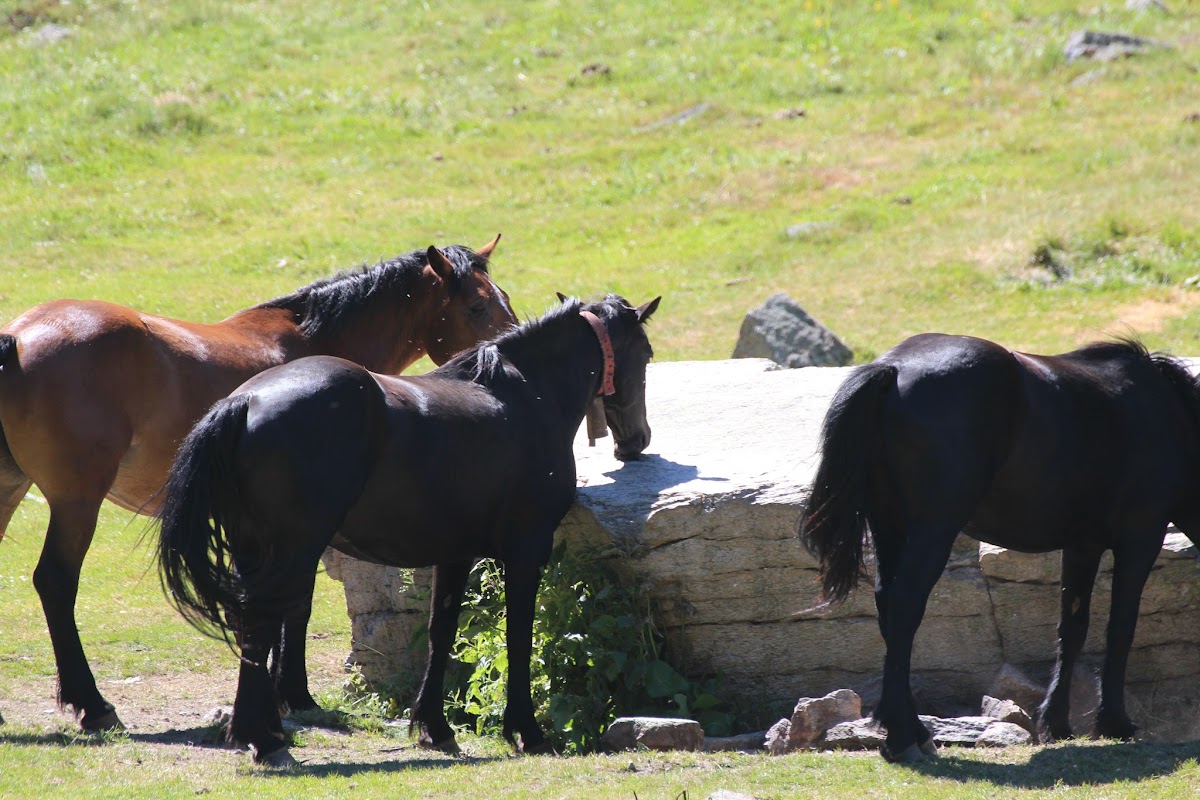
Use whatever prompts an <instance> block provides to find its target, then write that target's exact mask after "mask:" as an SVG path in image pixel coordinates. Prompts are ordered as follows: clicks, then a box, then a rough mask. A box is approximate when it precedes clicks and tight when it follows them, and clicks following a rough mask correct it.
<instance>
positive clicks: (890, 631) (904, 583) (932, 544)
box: [875, 526, 958, 761]
mask: <svg viewBox="0 0 1200 800" xmlns="http://www.w3.org/2000/svg"><path fill="white" fill-rule="evenodd" d="M957 535H958V528H957V527H955V526H947V527H945V528H940V527H939V528H925V527H922V526H911V528H910V533H909V536H908V538H907V540H906V541H905V542H904V544H903V545H901V546H899V547H896V548H888V547H885V548H884V549H883V551H882V553H886V555H883V558H882V559H881V560H880V561H879V566H878V569H879V570H880V573H881V575H884V579H883V583H881V589H880V592H877V597H876V604H877V606H880V607H881V608H883V609H884V619H883V620H882V621H881V629H882V630H883V633H884V643H885V647H886V652H885V655H884V662H883V689H882V692H881V694H880V698H879V705H878V706H877V707H876V709H875V718H876V719H877V720H878V721H879V722H881V723H882V724H883V726H884V727H885V728H886V729H887V738H886V740H885V743H884V747H883V751H882V754H883V757H884V758H886V759H887V760H889V761H913V760H917V759H919V758H921V757H922V755H933V754H935V753H936V747H935V746H934V745H933V740H932V737H931V735H930V733H929V729H928V728H926V727H925V725H924V724H923V723H922V722H921V720H920V719H919V718H918V717H917V710H916V703H915V702H914V700H913V696H912V687H911V674H912V647H913V639H914V638H915V637H916V634H917V628H918V627H920V625H921V620H922V618H923V617H924V615H925V607H926V605H927V604H928V602H929V595H930V593H931V592H932V591H933V586H934V584H935V583H937V580H938V578H939V577H940V576H941V574H942V570H944V569H945V567H946V563H947V562H948V561H949V560H950V548H951V546H952V545H953V544H954V539H955V537H956V536H957ZM879 536H880V534H879V533H878V532H876V539H877V542H878V540H879ZM876 547H877V550H876V557H877V558H879V557H880V555H881V551H880V550H879V549H878V544H877V545H876ZM885 562H890V563H885ZM885 573H888V574H890V575H891V578H890V581H889V580H888V579H887V575H886V574H885ZM880 594H882V597H880V596H879V595H880Z"/></svg>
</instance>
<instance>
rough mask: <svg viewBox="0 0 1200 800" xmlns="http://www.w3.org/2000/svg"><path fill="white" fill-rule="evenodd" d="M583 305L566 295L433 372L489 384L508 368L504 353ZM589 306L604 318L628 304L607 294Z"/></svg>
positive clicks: (562, 322) (578, 309)
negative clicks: (467, 376) (544, 311)
mask: <svg viewBox="0 0 1200 800" xmlns="http://www.w3.org/2000/svg"><path fill="white" fill-rule="evenodd" d="M583 307H584V303H583V302H582V301H581V300H579V299H578V298H575V297H572V298H568V299H567V300H565V301H563V302H562V303H561V304H559V305H557V306H554V307H553V308H551V309H550V310H549V311H547V312H546V313H545V314H543V315H542V316H541V317H539V318H538V319H532V320H527V321H526V322H524V323H523V324H522V325H520V326H519V327H516V328H513V329H512V330H509V331H506V332H505V333H502V334H500V335H499V336H497V337H496V338H495V339H492V340H491V341H490V342H484V343H483V344H481V345H479V346H478V347H476V348H475V349H473V350H466V351H464V352H462V353H459V354H458V355H457V356H455V357H454V358H452V359H451V360H449V361H447V362H446V363H445V364H443V365H442V366H441V367H440V368H439V369H438V370H437V371H436V372H437V373H444V374H448V375H453V376H455V377H461V376H463V375H469V376H470V378H471V380H473V381H475V382H476V383H482V384H487V383H490V382H491V381H492V380H495V379H496V378H497V377H499V376H500V375H502V374H504V373H505V371H506V370H507V369H510V367H509V366H508V364H507V359H506V358H505V354H506V353H507V352H510V351H512V350H514V349H519V348H520V347H522V346H524V344H525V341H526V340H527V339H529V338H530V337H532V336H536V335H537V334H538V332H539V331H543V330H547V329H550V328H554V327H555V326H558V325H563V324H564V321H565V320H569V319H571V318H572V317H574V316H575V315H576V314H578V313H579V312H580V311H581V310H582V309H583ZM590 307H591V310H593V311H594V312H595V313H596V316H598V317H600V318H601V319H608V318H611V317H612V316H614V315H616V314H617V313H619V311H620V309H621V308H625V307H628V303H626V302H625V300H624V299H622V298H621V297H618V296H617V295H615V294H610V295H608V296H607V297H605V298H604V300H602V301H600V302H598V303H592V304H590ZM435 374H436V373H435Z"/></svg>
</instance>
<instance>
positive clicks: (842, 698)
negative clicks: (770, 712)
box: [787, 689, 862, 752]
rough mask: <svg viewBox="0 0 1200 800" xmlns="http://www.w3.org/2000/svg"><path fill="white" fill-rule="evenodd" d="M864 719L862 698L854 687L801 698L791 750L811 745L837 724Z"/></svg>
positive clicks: (794, 715) (790, 735)
mask: <svg viewBox="0 0 1200 800" xmlns="http://www.w3.org/2000/svg"><path fill="white" fill-rule="evenodd" d="M861 718H862V700H861V699H860V698H859V696H858V695H857V694H856V693H855V692H853V691H851V690H850V689H838V690H837V691H835V692H830V693H829V694H827V695H825V696H824V697H817V698H813V697H801V698H800V700H799V701H797V703H796V708H795V709H794V710H793V711H792V718H791V720H790V723H791V724H790V725H789V728H788V736H787V749H788V751H789V752H790V751H792V750H801V749H804V748H807V747H811V746H812V743H813V742H815V741H816V740H817V739H819V738H821V736H823V735H824V734H825V731H827V730H829V729H830V728H832V727H833V726H834V725H838V724H840V723H842V722H852V721H854V720H856V719H861Z"/></svg>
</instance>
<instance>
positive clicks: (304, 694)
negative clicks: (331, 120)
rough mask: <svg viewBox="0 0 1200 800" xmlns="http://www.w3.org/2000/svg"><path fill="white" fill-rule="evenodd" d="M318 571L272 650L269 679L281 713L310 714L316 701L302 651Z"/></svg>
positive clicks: (286, 617)
mask: <svg viewBox="0 0 1200 800" xmlns="http://www.w3.org/2000/svg"><path fill="white" fill-rule="evenodd" d="M316 577H317V569H316V566H315V565H314V566H313V570H312V575H311V576H309V577H308V579H307V581H306V582H305V584H304V586H303V587H302V589H301V592H302V595H303V599H302V600H298V601H297V602H296V603H295V604H293V605H292V606H291V607H290V608H289V609H288V612H287V614H286V615H285V617H284V620H283V627H282V629H281V631H280V639H279V643H278V644H277V645H276V646H275V647H273V648H272V649H271V654H272V659H273V660H272V662H271V678H272V680H273V681H274V683H275V690H276V692H277V693H278V695H279V705H280V708H281V709H282V710H283V711H284V712H293V711H309V710H311V709H314V708H317V707H318V705H317V701H316V700H314V699H313V696H312V694H311V693H310V692H309V690H308V670H307V665H306V664H305V651H306V645H307V639H308V620H309V618H310V617H311V616H312V598H313V587H314V585H315V583H316Z"/></svg>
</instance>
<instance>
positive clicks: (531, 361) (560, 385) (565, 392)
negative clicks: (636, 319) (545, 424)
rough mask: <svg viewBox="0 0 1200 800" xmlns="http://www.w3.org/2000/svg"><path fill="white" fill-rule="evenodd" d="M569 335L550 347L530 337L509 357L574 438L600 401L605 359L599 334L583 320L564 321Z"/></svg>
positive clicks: (552, 343)
mask: <svg viewBox="0 0 1200 800" xmlns="http://www.w3.org/2000/svg"><path fill="white" fill-rule="evenodd" d="M559 324H565V325H566V326H567V327H568V330H569V334H567V335H559V336H558V337H557V338H555V339H554V340H553V341H552V342H550V343H549V344H547V343H546V342H545V341H543V340H542V339H541V338H540V337H530V338H529V339H527V340H524V341H522V342H521V343H520V346H519V347H516V348H513V350H512V351H511V352H509V353H505V356H506V357H507V358H508V359H509V361H510V362H512V364H513V366H515V367H516V368H517V369H518V370H520V372H521V374H522V376H523V377H524V378H525V382H526V384H528V385H529V387H530V388H531V389H532V390H533V392H534V393H535V394H536V396H537V397H538V398H539V400H540V401H541V402H542V403H543V404H548V405H549V406H551V407H553V408H555V409H557V411H558V415H559V416H560V417H561V419H562V420H563V421H564V423H565V425H566V427H567V435H568V436H571V437H573V436H574V435H575V431H576V430H577V429H578V428H579V424H580V423H581V422H583V417H584V414H585V413H587V408H588V405H589V404H590V403H591V402H592V399H593V398H595V397H596V392H597V389H598V388H599V386H600V381H601V377H600V376H601V373H602V372H603V369H604V356H603V354H602V352H601V350H600V342H599V341H598V340H597V339H596V334H595V332H594V331H593V330H592V329H591V326H590V325H588V323H587V322H586V321H584V319H583V318H582V317H578V316H575V317H574V318H573V319H564V320H562V321H561V322H560V323H559Z"/></svg>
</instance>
